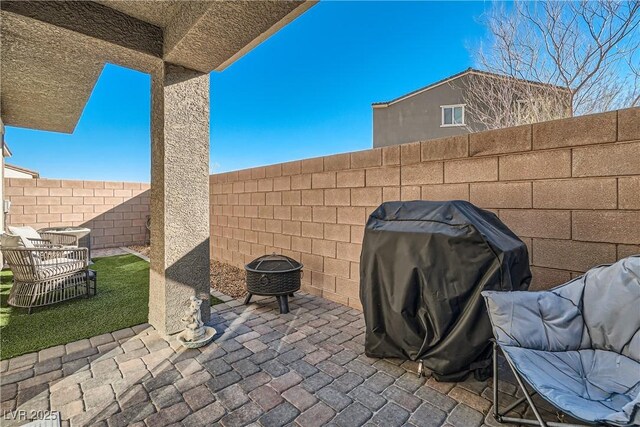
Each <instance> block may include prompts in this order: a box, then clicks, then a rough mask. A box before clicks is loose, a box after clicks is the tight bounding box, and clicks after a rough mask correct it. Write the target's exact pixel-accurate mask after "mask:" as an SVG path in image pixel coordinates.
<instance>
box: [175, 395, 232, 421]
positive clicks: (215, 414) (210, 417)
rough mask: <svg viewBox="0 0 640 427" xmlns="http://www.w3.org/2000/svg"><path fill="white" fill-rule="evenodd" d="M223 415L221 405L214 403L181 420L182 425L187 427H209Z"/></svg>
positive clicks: (223, 409)
mask: <svg viewBox="0 0 640 427" xmlns="http://www.w3.org/2000/svg"><path fill="white" fill-rule="evenodd" d="M185 400H186V399H185ZM225 413H226V410H225V408H224V407H223V406H222V404H221V403H220V402H214V403H212V404H210V405H207V406H205V407H204V408H202V409H200V410H198V411H197V412H194V413H193V414H191V415H189V416H187V417H186V418H185V419H184V420H182V424H183V425H185V426H189V427H201V426H202V427H204V426H210V425H212V424H213V423H215V422H216V421H218V420H219V419H220V418H222V417H223V416H224V414H225Z"/></svg>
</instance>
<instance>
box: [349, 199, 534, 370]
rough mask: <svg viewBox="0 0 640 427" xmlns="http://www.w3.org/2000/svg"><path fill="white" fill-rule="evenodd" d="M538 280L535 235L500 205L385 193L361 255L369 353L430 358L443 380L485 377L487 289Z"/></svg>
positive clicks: (488, 352)
mask: <svg viewBox="0 0 640 427" xmlns="http://www.w3.org/2000/svg"><path fill="white" fill-rule="evenodd" d="M530 281H531V271H530V270H529V257H528V253H527V247H526V245H525V244H524V243H523V242H522V241H521V240H520V239H519V238H518V237H517V236H516V235H515V234H514V233H513V232H512V231H511V230H509V228H507V226H506V225H504V224H503V223H502V222H501V221H500V220H499V219H498V217H497V216H496V215H494V214H493V213H491V212H489V211H485V210H482V209H480V208H477V207H476V206H474V205H472V204H471V203H468V202H464V201H460V200H456V201H448V202H430V201H413V202H387V203H383V204H382V205H380V207H378V209H376V210H375V211H374V212H373V213H372V214H371V216H370V217H369V221H368V222H367V226H366V229H365V233H364V241H363V244H362V255H361V259H360V299H361V302H362V306H363V309H364V318H365V322H366V338H365V353H366V354H367V356H370V357H392V358H402V359H409V360H424V365H425V367H427V368H429V369H430V370H431V371H433V374H434V377H435V378H436V379H438V380H442V381H457V380H461V379H463V378H465V377H466V376H467V375H468V374H469V373H471V372H474V371H475V373H476V376H478V377H484V376H486V374H487V372H488V369H487V367H488V366H489V364H490V363H489V362H490V356H491V344H490V342H489V339H490V338H491V337H492V332H491V325H490V323H489V317H488V315H487V312H486V307H485V304H484V301H483V299H482V296H481V295H480V292H482V291H484V290H504V291H511V290H526V289H528V287H529V282H530Z"/></svg>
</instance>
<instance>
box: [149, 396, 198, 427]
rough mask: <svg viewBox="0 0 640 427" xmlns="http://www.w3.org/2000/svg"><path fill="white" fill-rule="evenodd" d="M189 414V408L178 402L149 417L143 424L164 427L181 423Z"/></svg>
mask: <svg viewBox="0 0 640 427" xmlns="http://www.w3.org/2000/svg"><path fill="white" fill-rule="evenodd" d="M190 413H191V410H190V409H189V406H188V405H187V404H186V403H184V402H180V403H177V404H175V405H173V406H169V407H168V408H164V409H162V410H161V411H159V412H156V413H155V414H153V415H150V416H149V417H148V418H147V419H145V423H146V424H147V425H148V426H154V427H156V426H157V427H164V426H168V425H171V424H173V423H177V422H178V421H182V420H183V419H184V418H185V417H186V416H187V415H189V414H190Z"/></svg>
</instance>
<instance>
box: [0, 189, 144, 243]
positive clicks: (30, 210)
mask: <svg viewBox="0 0 640 427" xmlns="http://www.w3.org/2000/svg"><path fill="white" fill-rule="evenodd" d="M4 192H5V198H6V199H8V200H10V201H11V209H10V212H9V215H8V216H7V224H8V225H30V226H32V227H34V228H36V229H39V228H43V227H56V226H84V227H89V228H91V238H92V246H93V248H96V249H97V248H108V247H114V246H125V245H132V244H142V243H144V242H145V239H146V238H147V237H146V234H145V232H146V221H147V216H148V215H149V184H141V183H133V182H109V181H106V182H103V181H73V180H59V179H15V178H9V179H5V186H4Z"/></svg>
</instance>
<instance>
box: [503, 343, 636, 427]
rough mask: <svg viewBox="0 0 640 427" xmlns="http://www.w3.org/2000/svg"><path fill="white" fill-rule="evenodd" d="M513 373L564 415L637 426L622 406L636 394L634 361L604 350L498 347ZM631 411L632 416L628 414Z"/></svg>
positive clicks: (634, 414) (630, 406)
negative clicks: (516, 371)
mask: <svg viewBox="0 0 640 427" xmlns="http://www.w3.org/2000/svg"><path fill="white" fill-rule="evenodd" d="M502 349H503V350H504V352H505V353H506V354H507V355H508V356H509V357H510V359H511V360H512V362H513V363H514V365H515V366H516V367H517V369H518V372H519V373H520V374H521V375H522V376H523V377H524V378H525V379H526V380H527V382H528V383H529V384H530V385H531V386H532V387H533V388H534V389H535V390H536V391H537V392H538V393H540V395H541V396H542V397H543V398H545V399H546V400H548V401H549V402H550V403H552V404H553V405H554V406H556V407H558V408H561V409H562V411H564V412H566V413H567V414H569V415H571V416H573V417H575V418H578V419H582V420H586V421H592V422H600V423H605V422H609V423H616V424H621V425H627V424H631V425H633V423H634V422H640V418H637V420H636V421H630V420H632V418H631V417H632V416H633V417H637V411H638V408H637V407H636V408H635V409H634V408H633V406H635V405H629V407H628V408H627V409H626V410H627V411H629V412H625V406H627V405H628V404H629V403H630V402H632V401H634V399H637V398H638V394H639V393H640V382H639V381H638V376H639V375H640V363H638V362H636V361H635V360H632V359H630V358H628V357H626V356H623V355H621V354H618V353H615V352H612V351H604V350H591V349H584V350H577V351H556V352H554V351H539V350H531V349H525V348H519V347H509V346H505V347H502ZM634 411H635V413H634Z"/></svg>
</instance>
